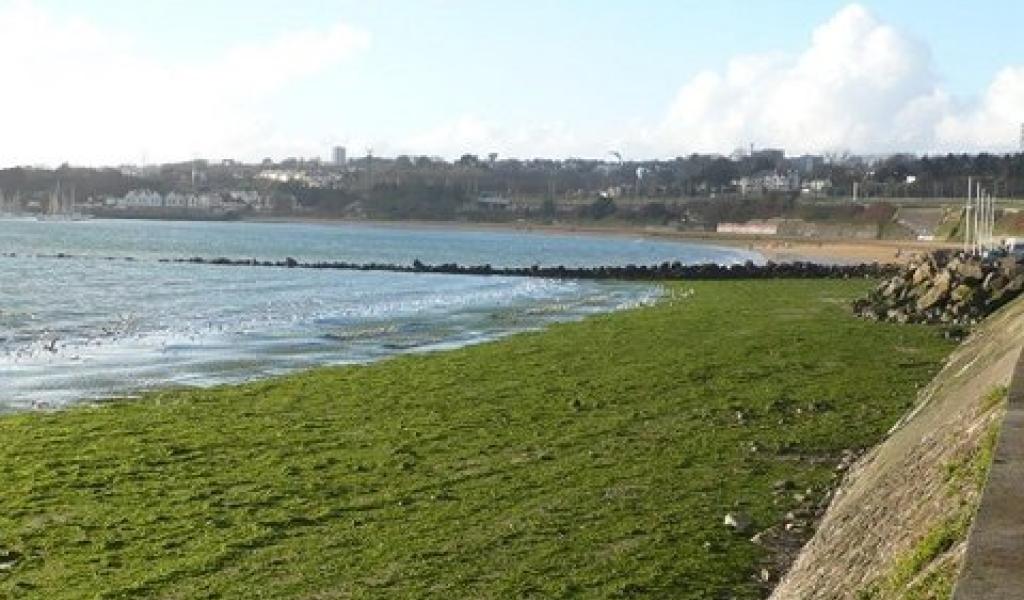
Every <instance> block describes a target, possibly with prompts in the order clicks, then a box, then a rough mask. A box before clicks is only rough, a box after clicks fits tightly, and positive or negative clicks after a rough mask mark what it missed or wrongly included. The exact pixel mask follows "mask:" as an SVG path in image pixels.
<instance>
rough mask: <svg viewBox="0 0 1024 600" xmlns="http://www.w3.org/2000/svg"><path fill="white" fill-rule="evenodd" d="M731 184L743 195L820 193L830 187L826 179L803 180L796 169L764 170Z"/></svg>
mask: <svg viewBox="0 0 1024 600" xmlns="http://www.w3.org/2000/svg"><path fill="white" fill-rule="evenodd" d="M733 185H734V186H735V187H736V189H738V190H739V191H740V193H741V194H743V195H744V196H746V195H748V194H764V193H770V192H784V193H794V192H799V193H803V194H820V193H823V192H825V191H827V190H828V189H829V188H831V187H832V182H831V181H829V180H827V179H808V180H803V179H801V177H800V174H799V173H797V172H796V171H787V172H784V173H780V172H774V171H772V172H766V173H761V174H758V175H751V176H748V177H741V178H739V179H737V180H735V181H733Z"/></svg>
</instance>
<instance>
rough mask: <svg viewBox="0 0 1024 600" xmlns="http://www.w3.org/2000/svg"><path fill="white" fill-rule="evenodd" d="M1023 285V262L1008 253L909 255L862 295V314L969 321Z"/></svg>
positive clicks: (901, 319) (884, 318)
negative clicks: (902, 262) (909, 257)
mask: <svg viewBox="0 0 1024 600" xmlns="http://www.w3.org/2000/svg"><path fill="white" fill-rule="evenodd" d="M1022 290H1024V263H1021V262H1018V260H1017V258H1016V257H1014V256H1012V255H1011V256H1003V257H992V258H980V257H977V256H972V255H967V254H964V253H953V252H950V251H940V252H935V253H932V254H924V255H918V256H915V257H914V258H913V259H911V260H910V261H909V262H908V263H907V264H906V265H905V266H904V267H903V268H901V269H900V270H899V272H898V273H896V274H895V275H893V276H892V277H890V278H888V279H886V280H885V281H883V282H882V283H881V285H879V286H878V287H877V288H875V289H874V290H872V291H871V292H870V293H869V294H868V295H867V297H865V298H860V299H858V300H856V301H855V302H854V304H853V310H854V312H855V313H856V314H857V315H859V316H862V317H866V318H869V319H877V320H881V321H894V322H898V323H932V324H948V325H959V326H970V325H974V324H976V323H978V322H979V321H980V320H981V319H983V318H985V317H986V316H988V315H989V314H990V313H992V312H993V311H995V310H996V309H998V308H999V307H1000V306H1002V305H1004V304H1006V303H1007V302H1009V301H1010V300H1013V299H1014V298H1016V297H1017V295H1019V294H1020V293H1021V291H1022Z"/></svg>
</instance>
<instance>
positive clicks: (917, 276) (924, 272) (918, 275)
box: [910, 262, 935, 285]
mask: <svg viewBox="0 0 1024 600" xmlns="http://www.w3.org/2000/svg"><path fill="white" fill-rule="evenodd" d="M934 274H935V271H934V270H933V269H932V266H931V264H929V263H927V262H925V263H922V264H921V265H920V266H919V267H917V268H916V269H914V276H913V277H912V278H911V280H910V281H911V283H912V284H913V285H920V284H921V283H922V282H924V281H926V280H928V279H931V278H932V276H933V275H934Z"/></svg>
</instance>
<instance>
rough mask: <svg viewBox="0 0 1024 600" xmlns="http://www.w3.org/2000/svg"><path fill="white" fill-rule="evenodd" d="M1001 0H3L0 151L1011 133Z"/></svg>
mask: <svg viewBox="0 0 1024 600" xmlns="http://www.w3.org/2000/svg"><path fill="white" fill-rule="evenodd" d="M1021 23H1024V2H1021V1H1020V0H978V1H975V2H970V3H968V2H963V1H962V0H956V1H954V0H899V1H898V2H894V1H891V0H888V1H885V2H881V1H871V0H865V1H863V2H860V3H850V2H841V1H832V0H771V1H769V0H716V1H714V2H707V1H706V0H637V1H635V2H622V1H618V2H610V1H602V0H547V1H542V0H523V1H521V2H499V1H498V0H475V1H474V0H401V1H400V0H361V1H359V2H349V1H347V0H336V1H332V2H323V1H322V0H287V1H283V0H245V1H242V0H220V1H216V0H206V1H200V0H147V1H146V2H138V1H137V0H0V166H12V165H57V164H61V163H64V162H69V163H71V164H74V165H117V164H139V163H157V162H169V161H178V160H188V159H192V158H209V159H221V158H235V159H241V160H247V161H252V160H261V159H262V158H264V157H270V158H274V159H282V158H286V157H290V156H302V157H312V156H320V157H324V158H327V157H329V155H330V149H331V147H332V146H334V145H344V146H346V147H347V148H348V150H349V155H350V156H351V155H361V154H364V153H365V152H366V151H367V150H368V149H371V148H372V149H373V152H374V154H375V155H378V156H381V155H398V154H416V155H419V154H425V155H431V156H443V157H446V158H453V157H457V156H459V155H461V154H463V153H473V154H480V155H485V154H487V153H490V152H497V153H498V154H499V155H500V156H502V157H517V158H532V157H549V158H565V157H588V158H601V157H607V156H608V153H609V152H610V151H612V150H614V151H618V152H621V153H622V154H623V156H625V157H626V158H627V159H647V158H671V157H674V156H680V155H688V154H690V153H693V152H719V153H723V154H728V153H730V152H732V151H733V150H734V149H736V148H738V147H743V148H747V147H749V146H750V145H754V146H755V147H762V148H763V147H773V148H783V149H785V150H786V151H787V153H788V154H791V155H798V154H803V153H815V154H819V153H824V152H843V151H848V152H853V153H859V154H880V153H890V152H917V153H939V152H942V153H945V152H950V151H952V152H976V151H992V152H1008V151H1017V150H1018V149H1019V147H1020V136H1021V123H1022V122H1024V39H1022V37H1024V36H1022V34H1024V32H1022V30H1021Z"/></svg>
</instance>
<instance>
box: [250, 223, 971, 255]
mask: <svg viewBox="0 0 1024 600" xmlns="http://www.w3.org/2000/svg"><path fill="white" fill-rule="evenodd" d="M240 222H247V223H314V224H319V225H332V224H333V225H369V226H374V227H387V228H395V229H407V228H408V229H413V228H414V229H455V230H464V231H518V232H532V233H546V234H552V235H574V234H584V235H606V236H615V237H642V238H648V239H659V240H673V241H678V242H685V243H691V244H703V245H708V246H718V247H725V248H735V249H742V250H748V251H751V252H757V253H759V254H760V255H761V256H762V257H764V259H765V260H770V261H773V262H796V261H803V262H821V263H828V264H853V263H873V262H877V263H883V264H884V263H902V262H906V261H907V260H908V259H909V257H910V256H912V255H913V254H915V253H919V252H931V251H934V250H939V249H947V248H956V247H957V245H956V244H954V243H950V242H935V241H918V240H857V239H849V238H821V239H809V238H795V237H783V236H766V235H742V234H720V233H715V232H694V231H678V230H675V229H672V228H669V227H654V226H630V225H623V224H615V225H610V226H600V225H574V224H568V223H560V224H552V225H543V224H533V223H482V222H468V221H421V220H409V221H387V220H378V219H334V218H317V217H264V218H245V219H242V220H241V221H240Z"/></svg>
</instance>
